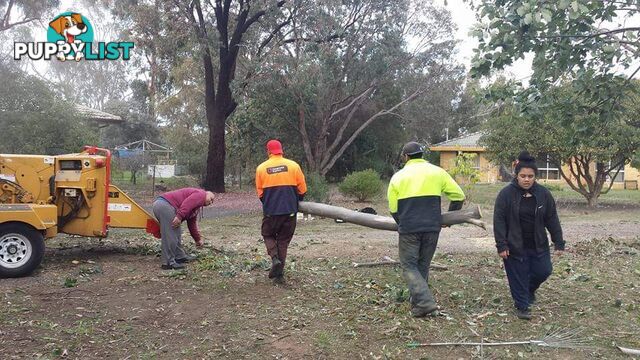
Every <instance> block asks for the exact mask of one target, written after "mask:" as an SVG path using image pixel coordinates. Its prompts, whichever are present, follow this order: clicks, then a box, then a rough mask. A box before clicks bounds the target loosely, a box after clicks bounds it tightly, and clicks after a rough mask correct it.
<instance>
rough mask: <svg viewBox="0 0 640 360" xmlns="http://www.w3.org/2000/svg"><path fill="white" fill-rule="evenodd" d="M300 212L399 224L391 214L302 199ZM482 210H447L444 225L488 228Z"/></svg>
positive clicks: (373, 224)
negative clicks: (363, 211) (364, 211)
mask: <svg viewBox="0 0 640 360" xmlns="http://www.w3.org/2000/svg"><path fill="white" fill-rule="evenodd" d="M298 208H299V211H300V212H303V213H307V214H313V215H316V216H322V217H327V218H331V219H340V220H344V221H345V222H348V223H352V224H357V225H362V226H366V227H370V228H374V229H380V230H390V231H397V230H398V224H396V222H395V220H393V218H391V217H389V216H380V215H372V214H367V213H362V212H358V211H353V210H349V209H346V208H343V207H339V206H333V205H327V204H321V203H315V202H309V201H300V202H299V203H298ZM481 218H482V212H481V211H480V207H479V206H478V205H475V206H471V207H468V208H466V209H462V210H457V211H446V212H443V213H442V225H446V226H451V225H456V224H463V223H467V224H473V225H476V226H479V227H481V228H483V229H485V230H486V224H485V223H484V221H481V220H480V219H481Z"/></svg>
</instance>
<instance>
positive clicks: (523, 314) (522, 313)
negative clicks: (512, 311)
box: [516, 308, 531, 320]
mask: <svg viewBox="0 0 640 360" xmlns="http://www.w3.org/2000/svg"><path fill="white" fill-rule="evenodd" d="M516 316H517V317H518V319H521V320H531V311H529V309H518V308H516Z"/></svg>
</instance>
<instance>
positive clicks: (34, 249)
mask: <svg viewBox="0 0 640 360" xmlns="http://www.w3.org/2000/svg"><path fill="white" fill-rule="evenodd" d="M43 256H44V236H42V233H40V232H39V231H37V230H35V229H33V228H31V227H29V226H27V225H24V224H8V225H0V278H7V277H20V276H26V275H29V274H31V272H33V270H35V269H36V268H37V267H38V265H40V262H42V257H43Z"/></svg>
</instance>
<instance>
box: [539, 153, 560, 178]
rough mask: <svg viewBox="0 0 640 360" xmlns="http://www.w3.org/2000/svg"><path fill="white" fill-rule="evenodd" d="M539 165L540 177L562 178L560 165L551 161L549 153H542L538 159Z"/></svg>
mask: <svg viewBox="0 0 640 360" xmlns="http://www.w3.org/2000/svg"><path fill="white" fill-rule="evenodd" d="M536 165H538V178H539V179H543V180H560V170H559V169H558V166H557V165H556V164H554V163H553V162H551V158H550V157H549V155H546V156H545V155H542V156H540V157H539V158H538V160H536Z"/></svg>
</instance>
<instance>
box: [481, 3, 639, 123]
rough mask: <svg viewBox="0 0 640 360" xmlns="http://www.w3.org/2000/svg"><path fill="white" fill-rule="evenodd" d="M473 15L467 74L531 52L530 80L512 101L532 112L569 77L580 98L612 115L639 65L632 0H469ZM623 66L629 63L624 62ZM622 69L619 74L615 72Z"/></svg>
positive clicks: (602, 114) (636, 5)
mask: <svg viewBox="0 0 640 360" xmlns="http://www.w3.org/2000/svg"><path fill="white" fill-rule="evenodd" d="M470 2H471V3H473V4H475V5H476V9H477V11H478V17H479V19H480V23H479V24H478V25H477V27H476V28H475V29H474V30H473V33H474V34H475V35H476V37H477V39H478V42H479V45H478V48H477V49H476V55H475V57H474V60H473V63H472V70H471V74H472V75H473V76H487V75H490V73H491V71H492V70H494V69H496V70H501V69H504V68H505V67H506V66H508V65H511V64H512V63H513V62H514V61H515V60H516V59H520V58H523V57H524V56H525V55H526V54H528V53H533V55H534V58H533V71H534V73H533V76H532V78H531V79H530V82H529V83H530V86H529V87H528V88H527V89H524V90H523V91H520V92H519V94H518V95H519V97H520V100H519V103H520V104H519V105H520V106H521V107H522V109H523V110H525V111H527V112H529V113H533V112H536V111H538V112H540V114H539V115H540V116H541V114H542V113H543V112H544V111H545V110H544V107H545V106H547V102H548V101H547V100H549V97H548V96H547V94H546V91H547V90H548V89H550V88H553V87H554V86H557V85H558V84H560V83H564V82H566V81H572V82H573V84H572V86H573V88H574V91H578V92H581V93H583V94H584V98H583V100H582V101H581V103H582V104H583V105H582V106H588V107H589V108H590V109H591V111H595V112H599V116H600V119H601V120H602V121H615V116H616V115H615V110H614V108H615V107H616V106H618V105H619V103H620V101H622V99H623V98H624V96H625V94H626V93H627V90H628V89H629V88H630V87H631V85H630V81H629V80H630V79H631V78H633V77H634V76H635V75H636V74H637V73H638V71H640V66H638V64H637V63H636V62H635V60H636V59H637V57H638V53H639V52H640V42H639V41H638V35H639V34H640V27H638V26H637V25H633V24H634V21H633V19H634V17H637V16H638V15H639V14H640V3H639V2H638V1H636V0H620V1H591V0H558V1H530V0H504V1H493V0H478V1H474V0H470ZM631 66H635V67H634V68H631ZM623 74H626V75H623Z"/></svg>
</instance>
